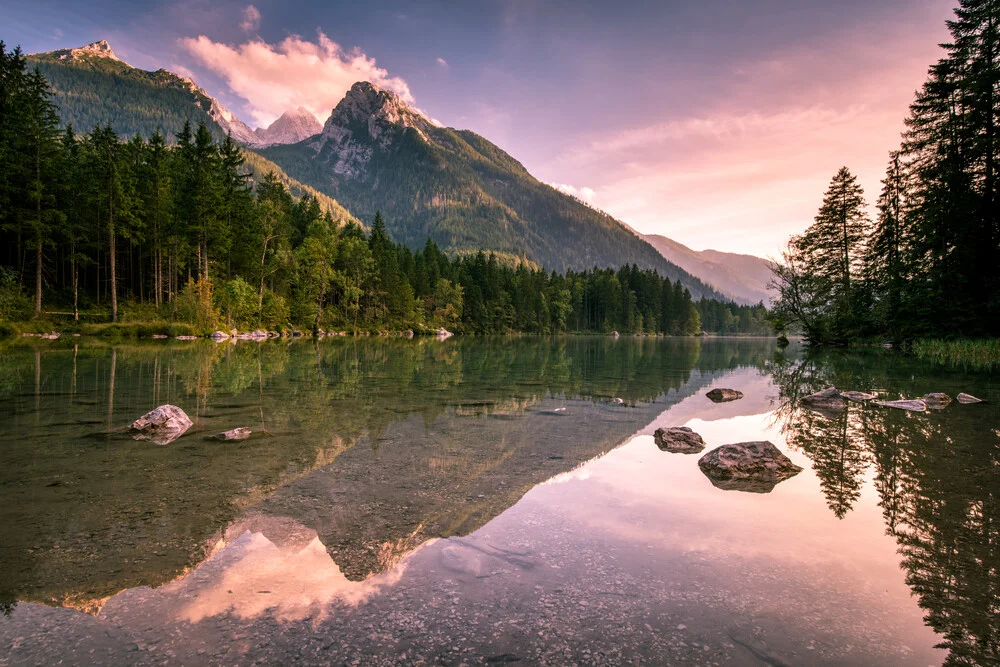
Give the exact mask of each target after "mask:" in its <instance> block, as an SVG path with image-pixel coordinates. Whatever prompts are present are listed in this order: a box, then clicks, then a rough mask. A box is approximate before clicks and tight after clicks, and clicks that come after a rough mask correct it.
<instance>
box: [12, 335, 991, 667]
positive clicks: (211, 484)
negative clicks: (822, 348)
mask: <svg viewBox="0 0 1000 667" xmlns="http://www.w3.org/2000/svg"><path fill="white" fill-rule="evenodd" d="M0 354H2V355H3V357H2V360H3V363H5V364H7V367H8V368H10V369H11V376H12V377H13V380H11V379H9V378H8V379H7V380H6V381H5V382H6V383H5V384H3V385H0V392H5V393H4V394H3V395H4V397H5V398H6V399H9V400H5V403H4V406H5V407H4V408H3V410H4V411H3V412H2V413H0V418H2V419H3V421H4V424H5V426H7V428H6V429H4V430H3V431H2V432H0V445H2V449H0V452H2V453H0V457H2V458H3V460H2V461H0V463H2V464H3V465H4V470H5V472H3V473H0V475H4V477H3V478H2V484H3V486H2V487H0V489H2V491H3V493H4V495H5V501H6V500H7V499H8V498H10V499H12V502H4V504H3V505H4V506H3V509H0V512H2V513H3V516H0V519H3V526H4V527H3V528H0V531H6V532H5V533H4V534H2V535H0V537H3V538H5V539H6V538H8V537H9V538H10V539H9V541H7V544H9V545H11V546H8V547H6V548H5V549H4V551H3V552H2V554H3V555H2V557H3V560H4V562H3V565H5V566H6V567H4V569H3V574H2V575H0V581H2V582H3V586H4V588H3V590H5V591H9V592H8V593H7V595H8V598H7V599H8V600H9V601H10V603H13V601H14V600H20V601H22V602H21V604H19V605H18V606H17V607H16V608H13V610H12V614H11V617H10V618H9V619H7V620H6V621H0V647H2V646H5V645H6V646H8V647H9V648H10V656H11V664H21V663H23V662H46V661H47V660H46V659H45V658H47V657H50V658H53V659H54V658H56V657H68V659H70V660H72V657H73V655H84V654H83V653H75V652H79V651H83V650H86V651H88V653H86V655H88V656H90V658H89V659H87V661H88V662H105V663H107V664H120V662H122V660H120V658H121V656H122V655H128V656H129V657H128V658H127V659H126V660H125V662H129V663H142V662H162V661H163V660H164V659H167V660H168V661H169V660H172V661H176V662H180V663H190V664H199V663H222V662H227V663H231V662H253V661H254V660H264V661H265V662H290V661H299V662H306V663H317V664H327V663H329V662H331V661H332V662H338V661H344V660H349V659H352V658H362V659H364V661H365V662H369V663H383V662H384V663H393V662H411V661H416V660H419V659H426V660H438V659H440V660H445V661H469V662H479V661H486V660H490V661H492V662H497V661H507V660H514V659H518V660H527V661H529V662H540V661H543V662H544V661H547V662H566V661H570V662H596V663H617V662H629V661H631V662H635V661H644V662H663V661H667V662H669V661H684V662H699V663H700V662H713V661H715V662H720V663H731V662H735V663H748V664H754V663H756V662H758V661H760V660H763V661H765V662H770V663H771V664H781V662H788V663H792V664H795V663H800V662H808V663H810V664H843V663H851V664H886V665H890V664H892V665H894V664H928V663H941V662H947V663H951V664H991V663H992V662H995V661H996V660H997V658H998V653H997V646H998V634H997V633H998V627H997V617H998V612H1000V606H998V600H1000V596H998V583H997V582H998V579H997V567H998V554H997V549H998V547H997V544H998V542H1000V539H998V536H997V532H996V531H997V529H996V523H995V522H996V516H997V514H996V509H997V507H996V498H995V494H996V492H997V490H998V489H1000V479H998V471H1000V465H998V462H997V457H998V451H1000V442H998V441H1000V434H998V432H997V427H998V424H1000V420H998V415H997V412H996V409H995V407H993V406H995V405H996V399H997V398H998V396H997V391H996V386H995V384H994V381H993V380H992V378H989V377H988V376H983V375H977V374H975V373H962V372H953V371H943V370H941V369H940V368H936V367H932V366H928V365H926V364H917V363H915V362H912V361H910V360H906V359H903V358H901V357H899V356H896V355H889V354H883V353H881V352H873V353H870V354H869V353H866V354H861V355H850V354H838V355H822V356H819V355H811V356H808V357H806V356H803V354H802V353H801V351H800V350H798V349H796V347H795V346H794V345H793V346H792V348H790V349H789V350H787V351H784V352H782V351H779V350H776V349H775V347H774V345H773V344H772V343H771V342H770V341H766V342H765V341H755V340H730V341H727V340H707V341H704V342H699V341H694V340H680V341H675V340H662V339H660V340H656V339H631V338H622V339H619V340H617V341H613V340H610V339H604V338H568V339H554V340H545V339H514V340H502V341H499V340H492V341H491V340H470V339H465V340H461V341H457V340H452V341H446V342H444V343H438V342H436V341H434V342H421V341H385V340H379V341H375V340H373V341H363V342H360V343H359V342H355V341H345V342H340V341H336V342H326V343H323V344H321V345H319V346H313V345H311V344H293V345H292V346H290V347H286V346H284V345H274V344H270V343H265V344H263V345H253V346H244V345H238V346H236V347H229V346H222V347H214V346H205V345H201V344H198V345H192V346H188V347H181V346H175V345H171V346H159V347H149V346H134V347H133V348H117V349H114V350H108V349H105V348H82V347H81V348H78V349H74V348H72V347H64V348H62V349H60V348H57V347H55V346H53V348H51V349H50V348H40V351H39V349H37V348H31V347H25V346H16V345H15V346H11V347H9V348H4V349H3V350H2V351H0ZM111 362H113V363H111ZM829 385H836V386H837V387H840V388H842V389H857V390H864V391H876V392H879V393H880V394H881V395H887V396H889V397H891V398H896V397H897V396H898V395H903V396H906V397H911V396H914V395H922V394H924V393H927V392H928V391H946V392H949V393H951V394H952V395H955V394H956V393H958V391H969V392H970V393H975V394H977V395H980V396H982V397H983V398H987V399H989V400H990V401H991V402H990V403H989V404H985V405H979V406H959V405H957V404H953V405H951V406H949V407H948V408H947V409H945V410H944V411H941V412H936V413H932V414H927V415H911V414H908V413H903V412H900V411H891V410H887V409H881V408H875V407H872V406H863V405H860V404H851V405H850V406H849V408H848V409H847V410H846V411H844V412H843V413H834V414H829V415H826V414H818V413H816V412H813V411H809V410H806V409H804V408H803V407H801V406H800V405H799V403H798V398H799V397H801V396H803V395H806V394H808V393H811V392H812V391H815V390H816V389H820V388H823V387H825V386H829ZM718 386H726V387H731V388H735V389H739V390H741V391H743V393H744V394H745V398H744V399H741V400H739V401H735V402H732V403H728V404H720V405H715V404H712V403H711V402H710V401H709V400H708V399H707V398H705V396H704V393H705V391H707V390H708V389H709V388H712V387H718ZM614 397H622V398H623V399H624V401H625V403H626V404H627V406H616V405H614V404H613V403H612V402H611V399H613V398H614ZM162 402H174V403H176V404H178V405H181V406H182V407H184V408H185V410H187V411H188V412H189V414H190V415H191V417H192V419H193V420H194V421H195V426H194V427H193V428H192V429H191V430H190V431H189V432H188V434H186V435H185V436H184V437H183V438H181V439H180V440H178V441H177V442H175V443H172V444H171V445H169V446H167V447H165V448H152V447H150V446H149V445H148V444H147V445H146V446H145V448H144V447H143V446H142V445H141V443H132V441H130V440H129V439H128V436H127V434H126V433H124V432H123V431H121V430H120V429H121V427H122V426H123V425H125V424H127V423H128V421H130V420H131V419H133V418H134V417H135V416H137V415H138V414H142V412H144V411H145V410H146V409H148V408H149V407H151V405H152V404H155V403H162ZM238 425H247V426H250V427H251V428H254V430H255V435H254V436H253V437H252V438H251V439H250V440H248V441H246V442H245V443H243V444H221V443H214V442H211V441H208V440H206V439H205V436H207V435H209V434H214V433H215V432H218V431H219V430H223V428H222V427H223V426H225V427H232V426H238ZM684 425H687V426H690V427H691V428H692V429H693V430H694V431H695V432H697V433H700V434H701V435H702V436H703V437H704V438H705V440H706V443H707V447H706V450H705V451H710V450H711V449H713V448H715V447H717V446H719V445H722V444H727V443H732V442H741V441H749V440H770V441H771V442H773V443H774V444H775V445H777V446H778V448H779V449H780V450H781V451H783V452H785V453H786V454H788V456H789V457H791V458H792V459H793V461H794V462H795V463H796V464H798V465H801V466H803V467H804V468H806V470H804V471H803V472H802V473H801V474H800V475H798V476H796V477H794V478H791V479H788V480H785V481H782V482H780V483H779V484H778V485H777V486H776V487H774V488H773V490H770V492H769V493H755V494H748V493H744V492H743V491H739V490H722V489H717V488H715V487H713V486H712V483H711V481H710V480H709V479H708V478H706V477H705V476H704V475H703V474H702V473H701V471H700V470H699V469H698V466H697V458H698V457H696V456H684V455H680V454H671V453H669V452H664V451H660V450H659V449H658V448H657V446H656V445H655V443H654V442H653V438H652V433H653V431H654V430H655V429H656V428H657V427H659V426H684ZM29 442H31V443H33V444H31V445H30V446H29V445H28V443H29ZM154 449H155V451H154ZM27 451H31V452H32V454H31V456H26V454H25V453H26V452H27ZM18 454H20V456H18ZM26 461H27V463H26ZM12 466H13V468H12ZM18 466H19V468H18ZM109 479H111V480H113V482H110V483H109V482H107V481H105V480H109ZM52 481H59V484H58V485H55V486H49V484H50V483H51V482H52ZM108 487H110V488H108ZM75 498H88V499H90V502H88V503H86V504H84V505H79V506H74V499H75ZM121 517H125V518H126V522H125V523H124V525H121V524H119V523H116V522H117V521H119V520H120V518H121ZM192 545H195V546H196V548H194V549H192V548H191V546H192ZM897 549H898V550H899V553H898V554H897ZM192 565H193V566H194V568H193V569H190V570H189V571H188V570H187V568H188V567H190V566H192ZM900 567H902V568H903V571H902V572H901V571H900ZM148 586H153V587H154V588H152V589H151V588H148ZM914 594H915V595H916V598H914V597H912V596H913V595H914ZM109 596H110V597H109ZM30 602H42V603H46V604H61V605H67V606H75V607H78V608H81V609H85V610H88V611H90V612H92V613H97V614H98V615H97V618H96V619H93V620H87V619H88V618H89V617H87V616H85V615H83V614H81V613H79V612H77V611H73V610H64V611H61V610H57V609H46V608H45V607H41V606H39V605H37V604H30ZM10 603H8V606H10ZM918 604H919V607H918ZM67 614H68V615H67ZM925 621H926V625H925ZM95 622H96V623H98V624H99V625H98V626H95V625H93V624H94V623H95ZM99 629H101V630H100V632H99V631H98V630H99ZM32 632H33V633H35V634H34V635H32V634H31V633H32ZM935 632H936V633H937V634H935ZM26 634H28V635H29V636H34V637H35V641H31V642H25V641H24V636H25V635H26ZM18 637H20V638H21V639H17V638H18ZM54 637H55V639H53V638H54ZM935 645H940V646H941V647H942V648H943V649H944V650H941V649H937V648H935ZM91 650H93V651H95V652H94V653H90V652H89V651H91ZM123 652H124V653H123ZM95 655H96V656H101V658H100V659H94V658H93V656H95Z"/></svg>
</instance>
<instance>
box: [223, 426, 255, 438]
mask: <svg viewBox="0 0 1000 667" xmlns="http://www.w3.org/2000/svg"><path fill="white" fill-rule="evenodd" d="M251 433H253V431H251V430H250V429H248V428H246V427H245V426H240V427H239V428H234V429H230V430H228V431H223V432H222V433H216V434H215V439H216V440H246V439H247V438H249V437H250V434H251Z"/></svg>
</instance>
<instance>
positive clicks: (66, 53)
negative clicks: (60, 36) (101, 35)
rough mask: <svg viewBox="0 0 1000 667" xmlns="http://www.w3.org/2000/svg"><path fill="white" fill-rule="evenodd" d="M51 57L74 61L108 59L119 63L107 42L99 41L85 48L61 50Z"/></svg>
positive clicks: (104, 40)
mask: <svg viewBox="0 0 1000 667" xmlns="http://www.w3.org/2000/svg"><path fill="white" fill-rule="evenodd" d="M52 55H54V56H56V57H57V58H59V60H74V59H76V58H85V57H91V58H108V59H109V60H117V61H119V62H121V58H119V57H118V56H116V55H115V52H114V51H113V50H112V49H111V45H110V44H108V40H106V39H101V40H98V41H96V42H91V43H90V44H87V45H86V46H81V47H79V48H76V49H62V50H60V51H55V52H53V53H52Z"/></svg>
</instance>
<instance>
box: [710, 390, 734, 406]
mask: <svg viewBox="0 0 1000 667" xmlns="http://www.w3.org/2000/svg"><path fill="white" fill-rule="evenodd" d="M705 395H706V396H708V399H709V400H710V401H712V402H713V403H725V402H727V401H735V400H738V399H741V398H743V392H742V391H737V390H736V389H713V390H712V391H710V392H708V393H707V394H705Z"/></svg>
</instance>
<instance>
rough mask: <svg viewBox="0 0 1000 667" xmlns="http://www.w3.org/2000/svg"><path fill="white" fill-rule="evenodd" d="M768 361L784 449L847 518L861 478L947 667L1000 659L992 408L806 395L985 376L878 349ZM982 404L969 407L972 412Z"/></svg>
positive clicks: (932, 385)
mask: <svg viewBox="0 0 1000 667" xmlns="http://www.w3.org/2000/svg"><path fill="white" fill-rule="evenodd" d="M765 368H766V370H767V372H768V373H769V374H770V375H771V377H772V378H773V380H774V382H775V384H776V386H777V388H778V390H779V399H778V401H779V404H778V406H777V409H776V413H775V414H776V418H777V419H779V420H780V423H781V428H782V430H783V432H784V434H785V436H786V437H787V442H788V444H789V446H791V447H793V448H796V449H798V450H800V451H802V452H803V453H805V454H806V455H807V456H808V457H809V458H810V459H811V460H812V463H813V467H814V470H815V472H816V474H817V476H818V477H819V479H820V484H821V486H822V489H823V493H824V494H825V496H826V499H827V503H828V504H829V507H830V510H831V511H832V512H833V513H834V514H835V515H836V516H837V517H840V518H844V517H845V516H846V515H847V513H848V512H849V511H850V510H851V507H852V506H853V505H854V503H855V502H856V501H857V500H858V498H859V496H860V492H861V488H862V485H863V481H864V478H865V476H866V474H872V475H874V488H875V491H876V492H877V494H878V497H879V505H880V507H881V508H882V512H883V516H884V518H885V523H886V530H887V532H888V533H889V534H890V535H892V536H893V537H894V538H895V539H896V541H897V543H898V545H899V553H900V555H901V556H902V563H901V565H902V567H903V568H904V569H905V570H906V582H907V584H908V585H909V586H910V587H911V588H912V590H913V592H914V593H915V594H916V595H917V596H918V597H919V601H920V606H921V607H922V608H923V609H924V610H926V615H925V620H926V622H927V623H928V624H929V625H930V626H931V627H933V628H934V629H935V630H936V631H937V632H938V633H940V634H941V635H942V636H943V641H942V642H941V644H940V647H941V648H946V649H948V650H949V651H950V653H949V657H948V659H947V664H949V665H965V664H975V665H986V664H1000V502H998V494H1000V430H998V428H997V424H998V419H997V411H996V408H995V407H993V405H995V391H994V392H991V393H992V394H994V395H992V396H991V398H993V399H994V401H993V404H992V405H981V406H962V405H958V404H955V403H953V404H952V405H950V406H949V407H948V408H947V409H945V410H942V411H933V412H930V413H927V414H914V413H909V412H904V411H901V410H891V409H887V408H880V407H878V406H873V405H863V404H858V403H848V407H847V409H846V410H843V411H839V412H832V413H822V412H816V411H813V410H810V409H808V408H806V407H805V406H803V405H802V404H801V403H800V399H801V397H803V396H806V395H808V394H810V393H812V392H814V391H818V390H819V389H822V388H825V387H829V386H836V387H837V388H839V389H842V390H848V389H853V390H861V391H874V392H878V393H879V394H880V395H883V396H888V397H890V398H892V399H895V398H899V397H913V396H921V395H923V394H925V393H927V392H930V391H946V392H949V393H951V395H953V396H954V395H955V394H956V393H958V392H959V391H962V389H963V387H964V386H968V384H971V383H976V384H977V385H978V386H984V384H985V385H986V386H989V382H990V381H989V379H986V378H984V377H983V376H975V375H973V374H965V373H957V372H946V371H942V370H941V369H939V368H935V367H933V366H928V365H927V364H919V363H917V362H914V361H912V360H907V359H905V358H902V357H900V356H899V355H894V354H884V353H880V352H877V351H868V352H861V353H843V352H840V353H828V354H813V355H808V356H807V357H806V358H805V359H791V358H788V357H786V356H785V355H783V354H782V353H780V352H779V353H778V354H777V355H776V356H775V357H774V358H773V359H772V360H770V361H769V362H768V363H767V364H766V365H765ZM970 407H971V408H976V407H978V408H979V409H971V410H970V409H969V408H970Z"/></svg>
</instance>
